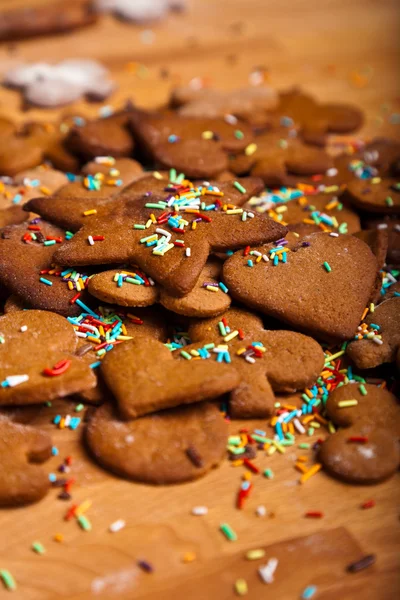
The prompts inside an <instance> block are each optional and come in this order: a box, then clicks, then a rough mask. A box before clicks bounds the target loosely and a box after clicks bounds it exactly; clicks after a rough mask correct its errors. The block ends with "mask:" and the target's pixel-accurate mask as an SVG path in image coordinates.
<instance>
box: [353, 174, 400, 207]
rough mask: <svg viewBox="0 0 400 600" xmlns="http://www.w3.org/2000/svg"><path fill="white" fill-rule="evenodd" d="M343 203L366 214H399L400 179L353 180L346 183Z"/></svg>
mask: <svg viewBox="0 0 400 600" xmlns="http://www.w3.org/2000/svg"><path fill="white" fill-rule="evenodd" d="M343 201H344V202H347V203H349V204H350V205H351V206H355V207H356V208H358V209H361V210H365V211H367V212H377V213H384V214H386V213H387V214H391V213H392V214H400V179H397V180H396V179H389V178H388V179H380V178H379V177H377V178H375V179H374V178H373V179H370V180H365V179H354V180H352V181H350V182H349V183H348V185H347V188H346V190H345V192H344V194H343Z"/></svg>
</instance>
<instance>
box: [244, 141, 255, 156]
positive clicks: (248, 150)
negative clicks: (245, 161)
mask: <svg viewBox="0 0 400 600" xmlns="http://www.w3.org/2000/svg"><path fill="white" fill-rule="evenodd" d="M256 150H257V144H249V145H248V146H246V148H245V150H244V153H245V155H246V156H252V154H254V152H255V151H256Z"/></svg>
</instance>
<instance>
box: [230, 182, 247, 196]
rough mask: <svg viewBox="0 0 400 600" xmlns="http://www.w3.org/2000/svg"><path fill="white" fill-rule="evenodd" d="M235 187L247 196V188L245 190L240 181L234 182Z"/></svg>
mask: <svg viewBox="0 0 400 600" xmlns="http://www.w3.org/2000/svg"><path fill="white" fill-rule="evenodd" d="M233 187H235V188H236V189H237V190H239V192H240V193H241V194H245V193H246V188H244V187H243V186H242V184H240V183H239V182H238V181H234V182H233Z"/></svg>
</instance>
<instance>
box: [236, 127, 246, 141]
mask: <svg viewBox="0 0 400 600" xmlns="http://www.w3.org/2000/svg"><path fill="white" fill-rule="evenodd" d="M235 138H236V139H237V140H242V139H243V138H244V133H243V131H240V129H236V131H235Z"/></svg>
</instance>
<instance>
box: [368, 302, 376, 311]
mask: <svg viewBox="0 0 400 600" xmlns="http://www.w3.org/2000/svg"><path fill="white" fill-rule="evenodd" d="M374 310H375V304H374V303H373V302H371V304H370V305H369V312H371V313H373V312H374Z"/></svg>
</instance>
